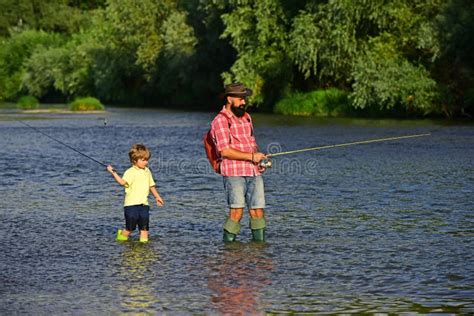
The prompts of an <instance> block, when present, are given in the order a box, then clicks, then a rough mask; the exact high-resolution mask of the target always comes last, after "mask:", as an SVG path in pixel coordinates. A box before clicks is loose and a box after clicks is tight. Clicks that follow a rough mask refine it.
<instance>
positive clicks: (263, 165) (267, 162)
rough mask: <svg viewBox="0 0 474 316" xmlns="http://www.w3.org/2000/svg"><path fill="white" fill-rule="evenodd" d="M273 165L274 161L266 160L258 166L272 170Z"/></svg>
mask: <svg viewBox="0 0 474 316" xmlns="http://www.w3.org/2000/svg"><path fill="white" fill-rule="evenodd" d="M272 165H273V163H272V160H271V159H270V158H265V159H263V160H262V161H260V163H259V164H258V166H259V167H261V168H266V169H268V168H271V167H272Z"/></svg>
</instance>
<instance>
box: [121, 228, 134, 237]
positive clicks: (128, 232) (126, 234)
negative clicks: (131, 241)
mask: <svg viewBox="0 0 474 316" xmlns="http://www.w3.org/2000/svg"><path fill="white" fill-rule="evenodd" d="M131 233H132V232H131V231H128V230H126V229H123V230H122V236H125V237H128V236H130V234H131Z"/></svg>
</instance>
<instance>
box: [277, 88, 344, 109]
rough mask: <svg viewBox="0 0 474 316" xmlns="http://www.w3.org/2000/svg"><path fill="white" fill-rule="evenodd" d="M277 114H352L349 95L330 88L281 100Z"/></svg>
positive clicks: (297, 94) (298, 93) (293, 95)
mask: <svg viewBox="0 0 474 316" xmlns="http://www.w3.org/2000/svg"><path fill="white" fill-rule="evenodd" d="M273 111H274V112H275V113H279V114H285V115H288V114H289V115H301V116H311V115H314V116H343V115H347V114H349V112H350V104H349V101H348V97H347V93H346V92H344V91H342V90H339V89H336V88H330V89H327V90H315V91H311V92H305V93H301V92H297V93H293V94H291V95H289V96H288V97H286V98H284V99H282V100H280V101H279V102H278V103H277V104H276V105H275V108H274V109H273Z"/></svg>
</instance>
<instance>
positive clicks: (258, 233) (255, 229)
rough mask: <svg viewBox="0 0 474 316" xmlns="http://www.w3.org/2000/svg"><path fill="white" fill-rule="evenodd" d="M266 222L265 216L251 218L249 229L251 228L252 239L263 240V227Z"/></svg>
mask: <svg viewBox="0 0 474 316" xmlns="http://www.w3.org/2000/svg"><path fill="white" fill-rule="evenodd" d="M266 226H267V223H266V222H265V218H263V217H262V218H251V219H250V229H251V230H252V240H253V241H265V227H266Z"/></svg>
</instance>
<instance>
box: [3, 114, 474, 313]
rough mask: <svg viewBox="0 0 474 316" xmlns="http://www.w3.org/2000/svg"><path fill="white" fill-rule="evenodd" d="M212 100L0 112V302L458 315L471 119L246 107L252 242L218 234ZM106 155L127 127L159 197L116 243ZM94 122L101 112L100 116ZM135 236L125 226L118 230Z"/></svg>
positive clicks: (101, 309)
mask: <svg viewBox="0 0 474 316" xmlns="http://www.w3.org/2000/svg"><path fill="white" fill-rule="evenodd" d="M212 117H213V114H211V113H192V112H173V111H165V110H134V111H132V110H127V109H109V111H108V112H107V113H105V114H89V115H66V114H35V115H33V114H30V115H27V114H22V115H20V114H14V113H13V114H12V113H10V114H4V115H3V116H2V120H0V148H1V149H0V150H1V156H2V159H1V160H0V196H1V200H0V240H1V243H0V245H1V246H0V247H1V252H0V314H40V315H44V314H80V315H84V314H86V315H87V314H127V313H129V314H137V313H145V314H191V313H192V314H265V313H267V314H279V313H392V314H393V313H395V314H398V313H404V312H408V313H438V312H445V313H451V314H458V313H474V265H473V264H472V262H474V213H473V211H474V210H473V206H474V201H473V188H474V172H473V171H474V164H473V159H474V126H473V125H446V124H440V123H437V122H432V121H391V120H382V121H380V120H349V119H316V118H286V117H283V116H275V115H266V114H255V115H254V125H255V133H256V136H257V140H258V143H259V145H260V147H261V148H262V150H263V151H267V152H277V151H286V150H293V149H299V148H305V147H314V146H323V145H331V144H339V143H347V142H352V141H360V140H366V139H374V138H384V137H392V136H402V135H409V134H419V133H431V136H429V137H420V138H413V139H406V140H397V141H390V142H382V143H374V144H367V145H357V146H349V147H344V148H335V149H329V150H321V151H314V152H306V153H301V154H297V155H293V156H291V155H288V156H281V157H279V158H278V159H277V158H276V157H275V159H274V161H273V162H274V166H273V168H272V169H271V170H269V171H268V172H267V173H266V175H265V177H264V179H265V186H266V199H267V209H266V211H267V213H266V214H267V215H266V217H267V222H268V228H267V239H268V240H267V242H266V243H254V242H251V241H250V238H251V234H250V230H249V229H248V228H247V222H248V215H247V214H246V215H245V216H244V219H243V221H242V224H243V229H242V232H241V234H240V235H239V241H238V242H234V243H230V244H225V243H223V242H222V241H221V238H222V231H221V230H222V224H223V222H224V220H225V218H226V214H227V210H226V204H225V200H224V194H223V185H222V179H221V177H220V176H218V175H216V174H213V173H212V172H211V171H210V168H209V166H208V163H207V160H206V158H205V156H204V151H203V147H202V142H201V140H202V136H203V135H204V134H205V132H206V131H207V129H208V126H209V122H210V120H211V119H212ZM15 119H22V120H25V122H27V123H28V124H30V125H31V126H34V127H35V128H37V129H40V130H41V131H42V132H44V133H46V134H48V135H50V136H52V137H54V138H57V139H59V140H61V141H63V142H64V143H67V144H68V145H70V146H72V147H74V148H76V149H77V150H79V151H81V152H83V153H85V154H87V155H89V156H91V157H93V158H95V159H97V160H99V161H101V162H103V163H112V164H113V165H114V167H115V168H116V169H118V170H119V171H122V172H123V171H124V170H125V169H126V168H128V167H129V162H128V156H127V153H128V150H129V148H130V146H131V145H132V144H133V143H144V144H146V145H147V146H148V147H149V148H150V149H151V151H152V154H153V156H152V158H151V160H150V167H151V169H152V170H153V173H154V175H155V180H156V182H157V185H158V190H159V191H160V193H161V195H162V197H163V198H164V199H165V202H166V205H165V206H164V207H162V208H158V207H157V206H156V205H153V206H152V211H151V212H152V214H151V222H150V234H151V240H150V242H149V243H147V244H141V243H139V242H136V241H130V242H122V243H121V242H117V241H115V233H116V230H117V229H118V228H120V227H121V226H122V225H123V222H124V220H123V211H122V202H123V191H122V189H121V188H120V187H119V186H118V185H117V184H116V183H115V182H114V180H113V179H112V177H111V176H110V174H109V173H107V172H106V171H105V170H104V168H103V167H102V166H101V165H99V164H98V163H95V162H94V161H91V160H89V159H87V158H85V157H84V156H81V155H80V154H78V153H76V152H74V151H72V150H70V149H68V148H67V147H65V146H63V145H61V144H59V143H57V142H55V141H53V140H51V139H49V138H48V137H46V136H44V135H42V134H40V133H38V132H37V131H35V130H33V129H31V128H29V127H27V126H25V125H22V124H20V123H19V122H17V121H15ZM105 123H106V124H105ZM135 236H136V235H135Z"/></svg>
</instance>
